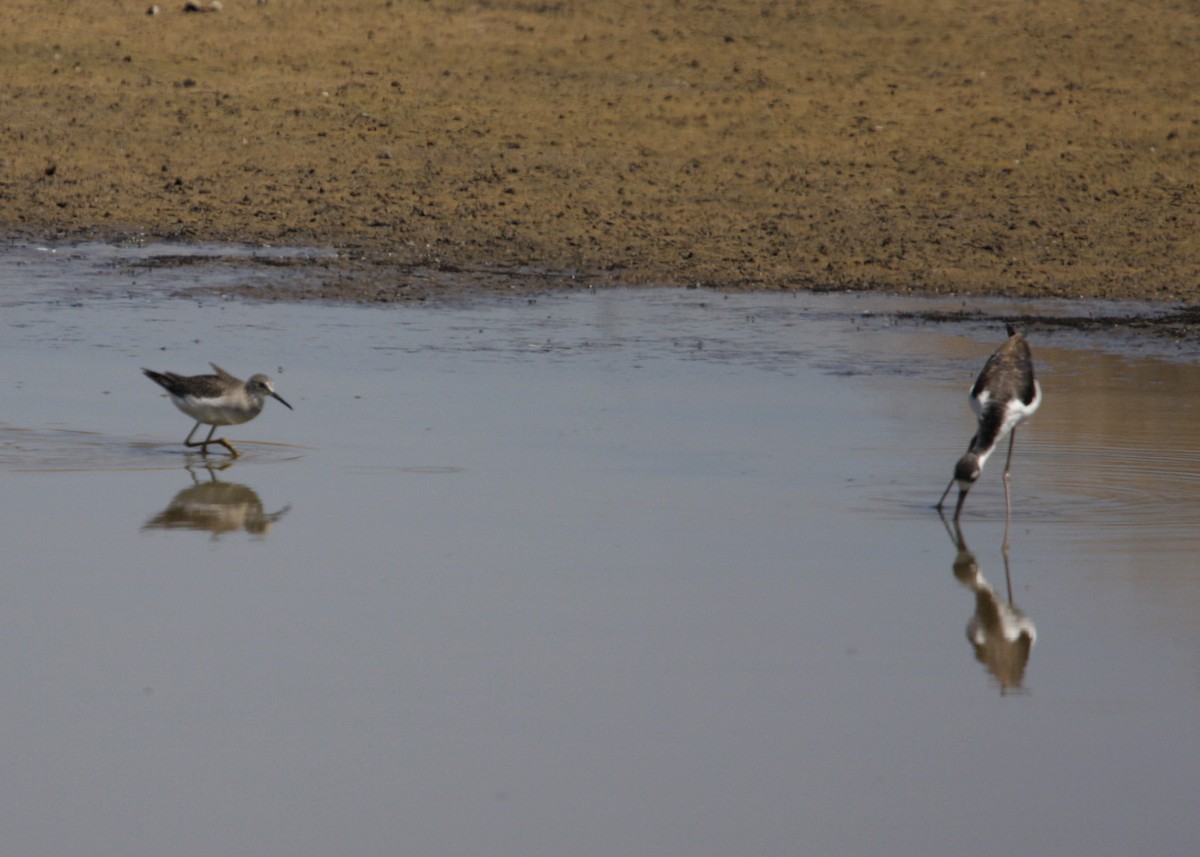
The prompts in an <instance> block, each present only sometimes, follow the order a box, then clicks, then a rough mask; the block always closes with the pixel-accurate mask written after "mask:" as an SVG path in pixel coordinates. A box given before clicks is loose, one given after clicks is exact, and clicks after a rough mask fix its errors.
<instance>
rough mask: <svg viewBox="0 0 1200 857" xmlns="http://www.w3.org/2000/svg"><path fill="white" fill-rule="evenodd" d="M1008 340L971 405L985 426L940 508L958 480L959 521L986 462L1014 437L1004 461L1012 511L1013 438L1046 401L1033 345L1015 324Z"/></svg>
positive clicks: (983, 374)
mask: <svg viewBox="0 0 1200 857" xmlns="http://www.w3.org/2000/svg"><path fill="white" fill-rule="evenodd" d="M1005 328H1006V329H1007V330H1008V339H1007V340H1006V341H1005V343H1004V344H1003V345H1001V346H1000V347H999V348H998V349H996V353H995V354H993V355H992V356H991V357H989V358H988V361H987V363H985V364H984V366H983V371H982V372H980V373H979V377H978V378H977V379H976V380H975V386H973V387H972V388H971V407H972V408H973V409H974V411H975V415H976V417H977V418H978V421H979V424H978V428H977V429H976V431H975V436H974V437H973V438H971V443H970V445H968V446H967V452H966V454H965V455H963V457H962V458H960V459H959V460H958V464H956V465H955V466H954V478H953V479H951V480H950V484H949V485H947V486H946V490H945V491H943V492H942V498H941V499H940V500H938V503H937V510H938V511H939V512H940V511H941V510H942V505H943V504H944V503H945V502H946V495H947V494H949V493H950V489H951V488H953V487H954V484H955V483H956V482H957V483H958V505H957V506H956V507H955V508H954V520H955V521H957V520H958V516H959V515H960V514H961V513H962V507H963V501H964V500H966V499H967V492H968V491H970V490H971V486H972V485H974V484H975V480H977V479H978V478H979V474H980V473H982V472H983V465H984V464H985V463H986V462H987V460H988V458H989V457H990V456H991V454H992V453H993V452H994V451H995V450H996V447H997V446H998V445H999V443H1000V441H1002V440H1003V439H1004V436H1005V435H1008V436H1009V438H1008V458H1007V460H1006V461H1005V462H1004V513H1005V516H1006V520H1007V516H1009V515H1011V514H1012V503H1011V501H1010V500H1009V495H1008V471H1009V467H1010V466H1011V465H1012V449H1013V441H1014V440H1016V436H1017V426H1018V425H1020V424H1021V423H1022V422H1024V421H1025V420H1027V419H1029V418H1030V417H1031V416H1033V412H1034V411H1036V410H1037V409H1038V405H1040V404H1041V403H1042V388H1041V385H1040V384H1038V382H1037V380H1036V379H1035V378H1034V377H1033V358H1032V356H1030V353H1029V343H1028V342H1026V341H1025V337H1024V336H1022V335H1021V334H1019V333H1017V331H1016V330H1015V329H1014V328H1013V326H1012V325H1011V324H1008V325H1005Z"/></svg>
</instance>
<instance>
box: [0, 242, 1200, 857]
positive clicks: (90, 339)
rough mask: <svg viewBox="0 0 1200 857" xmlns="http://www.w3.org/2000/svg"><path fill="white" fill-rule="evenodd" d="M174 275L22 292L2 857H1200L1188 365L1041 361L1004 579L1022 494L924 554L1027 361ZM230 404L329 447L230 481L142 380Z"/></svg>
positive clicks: (971, 341) (13, 278) (11, 300)
mask: <svg viewBox="0 0 1200 857" xmlns="http://www.w3.org/2000/svg"><path fill="white" fill-rule="evenodd" d="M145 252H146V251H145V249H144V248H143V249H138V248H97V247H81V248H54V249H53V251H51V249H50V248H43V249H38V248H34V247H29V246H16V247H10V248H8V249H7V251H6V252H4V253H3V254H0V283H2V286H0V334H2V335H0V355H2V358H3V359H2V360H0V392H2V395H3V402H4V410H3V413H0V479H2V484H3V486H4V487H3V497H4V501H3V509H4V514H3V515H2V516H0V545H2V546H3V547H2V549H0V555H2V556H3V572H4V573H3V578H2V579H3V582H4V593H3V597H2V598H0V638H2V639H3V642H4V647H3V651H4V652H5V653H6V656H5V657H4V658H3V659H2V660H0V687H2V688H3V689H4V693H3V694H0V748H2V750H0V753H2V754H3V763H4V769H5V770H6V772H7V774H8V775H7V776H6V777H4V778H3V781H2V782H0V829H3V830H4V831H5V841H6V847H8V848H11V849H12V851H13V853H21V854H64V853H100V854H109V853H112V854H117V853H119V854H123V855H142V854H145V855H160V854H172V855H207V854H255V855H260V854H288V855H309V854H312V855H318V854H321V855H324V854H330V853H343V854H382V853H389V854H390V853H395V851H396V850H397V848H398V847H399V848H401V849H402V850H403V851H405V852H406V853H413V854H422V855H431V854H447V855H450V854H453V855H463V854H487V855H494V854H514V855H518V854H519V855H564V854H569V855H592V854H597V855H599V854H647V855H681V857H682V855H687V857H696V856H697V855H728V854H778V853H788V854H891V855H922V857H923V856H924V855H929V854H941V853H954V852H963V853H973V854H997V855H998V854H1008V853H1010V852H1014V851H1016V852H1032V853H1054V854H1060V855H1074V854H1078V855H1094V854H1125V853H1133V852H1137V853H1151V854H1163V855H1167V854H1182V853H1190V850H1191V849H1192V847H1193V845H1194V842H1195V841H1196V837H1197V835H1198V834H1200V821H1197V819H1196V817H1195V812H1194V809H1193V805H1194V803H1195V795H1196V793H1197V791H1198V790H1200V771H1198V769H1197V766H1196V764H1195V762H1194V758H1195V751H1194V745H1195V742H1196V726H1195V719H1196V718H1195V711H1196V710H1197V706H1198V703H1200V681H1198V678H1197V677H1198V665H1200V618H1197V617H1200V609H1198V608H1200V576H1198V575H1197V560H1196V553H1197V548H1198V547H1200V537H1198V536H1197V535H1196V522H1197V520H1198V519H1200V421H1197V420H1196V419H1195V413H1194V412H1195V410H1196V403H1195V401H1194V397H1192V396H1190V393H1191V392H1192V391H1194V390H1196V389H1200V361H1197V360H1195V359H1194V358H1193V356H1192V355H1189V354H1188V353H1187V351H1186V348H1184V349H1180V348H1179V347H1174V348H1173V349H1170V348H1159V347H1155V348H1138V347H1135V346H1134V344H1132V343H1130V342H1121V341H1119V340H1107V339H1106V340H1103V341H1101V340H1099V339H1097V338H1093V340H1092V341H1085V340H1084V338H1083V337H1081V336H1079V335H1078V334H1062V335H1055V336H1048V335H1047V336H1040V337H1034V338H1033V341H1032V344H1033V348H1034V355H1035V359H1036V361H1037V366H1038V369H1039V373H1040V377H1041V379H1042V384H1043V387H1044V389H1045V392H1046V399H1045V404H1044V405H1043V407H1042V409H1041V410H1040V411H1039V412H1038V414H1037V415H1036V417H1035V418H1034V419H1033V420H1032V421H1031V422H1030V423H1028V424H1026V426H1023V427H1022V428H1021V429H1020V431H1019V433H1018V438H1017V446H1016V454H1015V458H1014V465H1013V497H1014V504H1015V508H1014V515H1013V522H1012V530H1011V533H1010V541H1011V550H1010V555H1009V558H1008V560H1009V561H1008V563H1007V575H1006V563H1005V557H1004V554H1003V552H1002V550H1001V544H1002V540H1003V533H1004V522H1003V503H1004V501H1003V494H1002V491H1001V485H1000V478H999V477H1000V474H999V471H1000V467H999V466H998V464H999V463H1000V462H1002V458H1001V457H1000V456H999V455H998V456H997V458H996V459H995V460H994V461H993V462H992V463H991V464H990V466H989V468H988V471H987V472H986V473H985V475H984V478H983V479H982V480H981V482H980V484H979V485H978V486H977V487H976V489H975V490H974V491H973V492H972V494H971V497H970V498H969V500H968V501H967V506H966V509H965V512H964V516H963V527H962V532H961V539H959V538H958V534H955V533H954V532H953V531H952V530H951V529H950V528H948V527H947V526H945V525H944V523H943V522H942V521H941V520H940V519H939V517H938V516H937V515H936V514H935V513H934V512H933V511H932V509H931V508H930V507H931V505H932V503H933V502H934V501H935V500H936V499H937V496H938V495H939V493H940V492H941V490H942V488H944V487H945V483H946V480H947V479H948V478H949V476H950V472H951V469H952V466H953V462H954V460H955V459H956V458H957V457H958V455H960V454H961V452H962V450H963V449H964V448H965V445H966V441H967V439H968V438H969V436H970V433H971V428H972V426H971V419H972V417H971V414H970V411H969V409H968V407H967V404H966V399H965V392H966V389H967V387H969V385H970V383H971V381H972V380H973V377H974V374H975V373H976V372H977V371H978V369H979V368H980V366H982V363H983V361H984V359H985V358H986V356H987V354H988V353H989V352H990V351H991V349H992V348H993V347H995V345H996V344H998V342H999V341H1000V340H1001V339H1002V338H1003V333H1002V331H1001V330H1000V329H998V326H997V325H992V324H988V325H985V324H962V325H937V326H934V325H928V324H922V323H918V322H912V321H903V322H898V321H896V320H895V318H894V316H893V315H891V313H893V312H895V311H897V310H900V309H911V308H912V307H913V306H914V303H913V302H908V301H900V300H897V299H891V298H885V297H880V296H846V295H825V296H812V295H799V296H795V295H787V296H783V295H739V296H730V297H725V296H722V295H719V294H713V293H708V292H703V291H622V290H616V291H599V292H596V293H574V294H571V295H557V296H547V297H542V298H538V299H536V300H535V301H527V300H524V299H522V300H509V301H491V302H486V303H480V304H475V305H470V306H459V307H446V306H443V307H391V308H386V309H362V308H354V307H338V306H321V305H316V304H309V305H281V304H255V303H245V302H232V301H227V300H224V299H223V298H222V297H221V296H220V294H219V286H220V283H217V284H215V285H216V286H217V287H218V290H214V292H213V294H212V296H211V297H202V296H201V297H198V296H197V295H196V294H195V293H194V292H193V293H189V294H190V296H189V297H187V298H180V297H173V296H172V295H174V294H176V293H177V292H178V291H179V289H181V288H183V287H185V286H191V285H193V283H191V282H189V281H188V277H189V276H191V275H194V274H195V271H192V270H190V269H189V268H188V267H187V266H180V267H178V268H171V267H165V268H154V269H149V270H148V269H141V268H137V267H136V266H133V265H132V261H134V260H136V259H137V258H139V254H144V253H145ZM154 252H158V253H169V252H178V253H181V254H183V253H196V252H197V251H196V250H195V248H182V249H181V248H155V251H154ZM225 255H227V256H229V257H231V258H232V256H233V255H235V254H233V253H232V252H230V253H226V254H225ZM231 264H232V263H231ZM284 274H286V272H282V273H280V274H277V275H284ZM229 275H230V276H232V277H233V278H234V279H235V280H236V279H237V278H238V277H242V278H248V277H252V276H269V275H272V274H271V272H270V271H267V272H266V273H263V271H262V270H260V269H256V270H255V271H254V272H253V273H247V272H246V271H240V272H239V271H238V269H237V268H236V266H235V265H234V266H233V267H232V268H231V269H230V273H229ZM919 305H920V306H928V305H930V304H929V302H923V303H920V304H919ZM973 305H974V304H973ZM986 306H987V307H988V308H989V309H994V310H995V311H996V312H998V313H1002V312H1005V311H1008V310H1010V309H1012V307H1010V306H1009V305H1005V304H1002V303H990V304H986ZM1037 309H1038V308H1037V307H1034V308H1032V310H1033V311H1036V310H1037ZM1063 309H1064V308H1063V306H1062V305H1055V306H1052V307H1048V311H1049V310H1053V311H1055V312H1062V311H1063ZM1020 311H1021V312H1022V313H1025V312H1029V311H1031V308H1030V307H1029V306H1028V305H1025V304H1022V305H1020ZM1073 311H1086V310H1079V309H1078V308H1076V309H1075V310H1073ZM1097 343H1098V345H1099V347H1097ZM210 360H215V361H216V362H218V363H220V364H221V365H222V366H224V367H225V368H227V369H229V370H230V371H233V372H235V373H237V374H241V375H243V376H245V375H248V374H249V373H252V372H257V371H264V372H267V373H269V374H271V375H273V376H274V378H275V381H276V384H277V387H278V389H279V391H280V392H281V393H282V395H283V396H284V397H286V398H287V399H288V401H289V402H291V404H292V405H294V406H295V408H296V410H295V411H294V412H291V411H287V410H286V409H284V408H282V407H280V406H277V405H275V404H274V403H272V404H269V405H268V406H267V409H266V411H265V412H264V413H263V414H262V415H261V416H260V417H259V418H258V419H256V420H255V421H253V422H251V423H248V424H246V425H243V426H238V427H235V428H233V429H232V430H230V431H229V432H228V434H229V436H230V437H232V438H233V439H234V440H235V441H236V442H237V445H238V447H239V448H240V449H241V450H242V451H243V453H244V456H243V458H241V459H239V460H238V461H236V462H233V463H229V462H228V461H226V460H225V459H224V458H222V457H221V456H215V455H214V456H209V457H208V459H207V461H206V460H205V459H204V458H202V457H200V456H197V455H193V454H188V453H187V452H186V451H185V450H184V449H183V447H182V445H181V441H182V440H183V437H184V435H185V434H186V433H187V431H188V430H189V429H190V428H191V422H190V420H188V419H187V418H186V417H185V416H183V415H182V414H180V413H178V412H177V411H176V410H175V409H174V408H173V407H172V406H171V405H170V403H169V402H168V401H167V400H166V399H165V398H164V397H162V396H161V395H160V391H159V390H158V389H157V388H156V387H154V385H153V384H151V383H150V382H149V381H147V380H146V379H145V378H144V377H142V375H141V373H140V372H139V371H138V368H139V367H141V366H148V367H151V368H156V369H170V370H173V371H177V372H183V373H194V372H199V371H202V370H204V369H205V368H206V364H207V362H208V361H210ZM1010 593H1011V594H1010ZM1010 602H1015V604H1014V603H1010ZM969 637H970V638H969ZM1031 640H1035V642H1033V643H1032V646H1030V641H1031ZM976 644H978V645H976Z"/></svg>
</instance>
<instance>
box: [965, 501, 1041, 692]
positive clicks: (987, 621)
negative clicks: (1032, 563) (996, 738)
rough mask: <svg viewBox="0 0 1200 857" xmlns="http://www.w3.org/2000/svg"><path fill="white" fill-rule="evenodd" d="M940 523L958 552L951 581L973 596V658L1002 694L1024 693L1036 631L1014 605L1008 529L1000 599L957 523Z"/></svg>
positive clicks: (970, 627) (969, 634) (969, 624)
mask: <svg viewBox="0 0 1200 857" xmlns="http://www.w3.org/2000/svg"><path fill="white" fill-rule="evenodd" d="M942 523H943V524H945V526H946V532H947V533H949V534H950V539H951V541H953V542H954V546H955V548H956V550H957V554H956V555H955V557H954V577H955V579H956V580H958V582H959V583H961V584H962V585H963V586H965V587H967V588H968V589H970V590H971V591H972V592H973V593H975V615H973V616H972V617H971V619H970V621H969V622H967V640H968V641H969V642H970V643H971V646H972V647H973V648H974V650H975V658H976V660H978V661H979V662H980V663H981V664H983V665H984V666H985V667H987V670H988V672H989V673H991V674H992V676H993V677H994V678H995V680H996V682H997V683H998V684H999V687H1000V692H1001V693H1002V694H1007V693H1014V692H1017V693H1019V692H1021V691H1022V690H1023V689H1024V688H1023V682H1024V679H1025V667H1026V665H1027V664H1028V663H1029V655H1030V652H1031V651H1032V650H1033V644H1034V643H1035V642H1036V641H1037V628H1036V627H1034V624H1033V622H1032V621H1031V620H1030V619H1029V617H1028V616H1026V615H1025V614H1024V613H1023V612H1021V610H1020V609H1019V608H1018V607H1017V606H1016V605H1015V604H1014V603H1013V595H1012V576H1011V574H1010V573H1009V568H1008V528H1007V527H1005V536H1004V546H1003V548H1002V550H1001V554H1002V556H1003V557H1004V583H1005V589H1006V594H1007V598H1006V599H1002V598H1001V597H1000V596H999V595H998V594H997V593H996V591H995V589H993V588H992V585H991V584H990V583H989V582H988V580H987V578H985V577H984V576H983V573H982V572H981V571H980V569H979V562H978V561H977V560H976V559H975V554H973V553H971V549H970V548H969V547H967V542H966V539H965V538H964V537H963V533H962V528H961V527H960V526H959V524H958V522H957V521H955V522H954V523H953V529H952V528H951V524H950V523H949V522H947V521H946V519H945V517H943V518H942Z"/></svg>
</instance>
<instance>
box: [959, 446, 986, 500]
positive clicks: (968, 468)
mask: <svg viewBox="0 0 1200 857" xmlns="http://www.w3.org/2000/svg"><path fill="white" fill-rule="evenodd" d="M982 472H983V467H982V466H980V464H979V456H978V455H976V454H975V453H973V452H968V453H967V454H966V455H964V456H963V457H962V458H960V459H959V460H958V464H956V465H954V481H955V482H957V483H958V487H959V489H960V490H963V491H966V490H968V489H969V488H970V487H971V486H972V485H974V484H975V480H977V479H978V478H979V474H980V473H982Z"/></svg>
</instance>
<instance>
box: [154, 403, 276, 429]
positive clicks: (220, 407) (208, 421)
mask: <svg viewBox="0 0 1200 857" xmlns="http://www.w3.org/2000/svg"><path fill="white" fill-rule="evenodd" d="M171 401H172V402H174V403H175V407H177V408H179V410H181V411H183V412H184V413H185V414H187V415H188V416H189V417H191V418H192V419H194V420H196V421H197V422H202V423H204V424H205V425H210V426H233V425H238V424H240V423H244V422H246V421H247V420H250V419H253V418H254V417H256V416H257V415H258V412H259V411H260V410H262V408H258V409H255V408H250V407H246V406H245V405H242V404H239V403H234V402H230V401H229V400H228V399H196V398H194V397H193V396H172V397H171Z"/></svg>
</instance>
